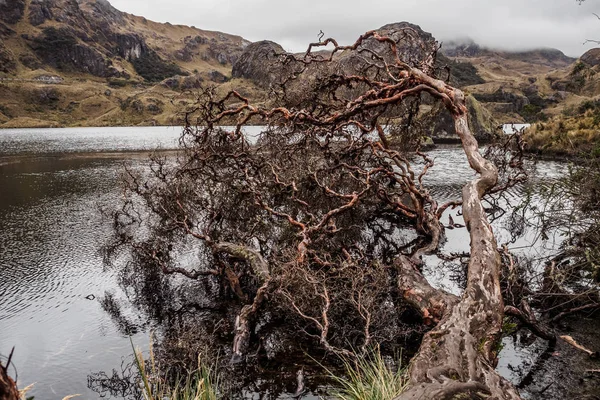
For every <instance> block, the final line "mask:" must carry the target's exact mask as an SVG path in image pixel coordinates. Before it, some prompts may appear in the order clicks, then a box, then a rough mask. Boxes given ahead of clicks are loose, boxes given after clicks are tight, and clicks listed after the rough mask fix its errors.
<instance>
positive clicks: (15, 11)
mask: <svg viewBox="0 0 600 400" xmlns="http://www.w3.org/2000/svg"><path fill="white" fill-rule="evenodd" d="M24 12H25V0H0V20H2V21H4V22H6V23H9V24H16V23H17V22H19V21H20V20H21V18H23V13H24Z"/></svg>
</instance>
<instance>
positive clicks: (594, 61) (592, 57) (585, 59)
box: [579, 48, 600, 67]
mask: <svg viewBox="0 0 600 400" xmlns="http://www.w3.org/2000/svg"><path fill="white" fill-rule="evenodd" d="M579 61H581V62H582V63H585V64H586V65H589V66H590V67H595V66H596V65H598V64H600V48H595V49H590V50H588V51H586V52H585V53H584V54H583V55H582V56H581V57H580V58H579Z"/></svg>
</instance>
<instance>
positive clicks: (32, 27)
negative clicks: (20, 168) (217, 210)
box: [0, 0, 252, 127]
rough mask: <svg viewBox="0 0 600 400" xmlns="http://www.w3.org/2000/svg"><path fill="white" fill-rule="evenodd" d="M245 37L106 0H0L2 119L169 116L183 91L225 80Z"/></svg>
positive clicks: (96, 120) (155, 119)
mask: <svg viewBox="0 0 600 400" xmlns="http://www.w3.org/2000/svg"><path fill="white" fill-rule="evenodd" d="M249 44H250V42H248V41H247V40H245V39H243V38H241V37H239V36H234V35H229V34H225V33H221V32H211V31H204V30H201V29H197V28H194V27H187V26H180V25H171V24H169V23H166V24H160V23H156V22H152V21H148V20H146V19H145V18H143V17H138V16H134V15H131V14H127V13H123V12H121V11H118V10H117V9H115V8H114V7H112V6H111V5H110V3H109V2H108V1H106V0H0V124H2V123H3V122H4V125H3V126H5V127H7V126H23V125H35V126H39V125H73V124H101V125H112V124H138V123H146V124H152V123H168V122H169V121H168V118H169V116H171V115H173V113H174V111H175V110H176V109H178V108H179V107H180V104H173V102H174V101H177V102H181V101H183V100H182V94H181V93H182V92H183V91H185V90H193V89H197V88H199V87H201V86H202V85H204V84H208V83H213V84H225V83H227V82H228V81H229V80H230V78H231V68H232V65H233V63H235V62H236V61H237V59H238V58H239V56H240V55H241V54H242V52H243V51H244V48H245V47H246V46H248V45H249ZM251 89H252V88H250V90H251ZM183 97H186V96H183ZM187 97H189V96H187ZM90 117H91V118H90Z"/></svg>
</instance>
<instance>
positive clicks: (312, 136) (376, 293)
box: [114, 27, 519, 399]
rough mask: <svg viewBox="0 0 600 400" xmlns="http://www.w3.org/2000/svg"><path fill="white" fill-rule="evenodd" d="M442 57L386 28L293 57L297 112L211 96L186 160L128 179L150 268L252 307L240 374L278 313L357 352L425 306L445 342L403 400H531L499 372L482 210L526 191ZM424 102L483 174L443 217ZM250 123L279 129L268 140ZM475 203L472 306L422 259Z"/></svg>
mask: <svg viewBox="0 0 600 400" xmlns="http://www.w3.org/2000/svg"><path fill="white" fill-rule="evenodd" d="M327 46H329V47H328V49H330V51H329V52H327V53H323V52H315V49H316V50H318V49H320V48H325V47H327ZM436 50H437V47H436V44H435V43H432V42H427V41H423V40H422V39H421V38H420V37H419V36H418V35H417V34H416V32H415V31H414V30H413V29H411V28H410V27H407V28H405V29H402V30H401V31H398V32H389V33H388V34H385V35H384V34H381V33H378V32H376V31H370V32H367V33H365V34H364V35H362V36H360V37H359V38H358V40H357V41H356V42H355V43H354V44H352V45H350V46H340V45H338V43H337V42H336V41H335V40H333V39H326V40H321V41H319V42H318V43H313V44H311V45H310V46H309V48H308V50H307V51H306V53H305V54H304V55H302V56H292V55H281V56H280V62H281V65H282V69H281V71H283V73H282V76H283V77H284V79H283V82H282V84H281V86H279V87H274V95H275V96H274V97H276V98H277V100H278V101H280V103H279V104H280V105H279V106H276V107H266V106H256V105H252V104H251V103H250V101H249V100H248V99H246V98H245V97H244V96H242V95H241V94H240V93H238V92H235V91H232V92H230V93H228V94H227V95H226V96H224V97H222V98H217V97H216V95H215V93H214V92H213V91H211V90H207V91H205V92H204V93H203V94H202V96H201V99H200V101H199V103H198V104H197V107H196V108H195V109H194V110H193V111H191V112H189V113H188V114H187V115H186V121H187V122H188V123H187V125H186V127H185V131H184V133H183V135H182V137H181V152H180V153H179V154H178V156H177V160H175V161H174V160H173V159H170V158H165V157H160V156H154V157H153V163H152V168H151V174H150V176H148V175H145V174H143V173H135V172H134V171H128V178H127V185H126V191H125V193H126V195H127V196H126V199H127V200H126V201H125V203H124V205H123V207H122V209H120V210H119V212H117V213H115V215H114V218H115V229H116V232H117V234H118V239H119V241H118V243H119V244H120V245H126V246H127V248H130V249H133V255H134V261H135V264H136V265H139V266H141V267H143V268H144V269H145V270H146V271H148V270H152V271H160V272H162V273H163V274H166V275H179V276H182V277H185V278H187V279H189V280H192V281H201V280H204V281H206V280H208V281H217V282H223V283H226V285H227V286H228V290H229V292H230V293H231V294H232V295H233V296H235V297H236V298H237V299H238V305H239V306H238V308H237V310H238V311H237V313H236V314H237V316H236V317H235V321H234V337H233V343H232V350H231V356H232V360H233V361H235V362H240V361H243V360H244V356H245V355H246V354H247V353H248V351H249V349H250V348H254V349H256V348H257V347H258V346H259V341H260V340H259V338H260V336H261V335H260V331H261V330H265V329H268V324H266V323H261V324H259V325H260V326H255V325H256V322H257V321H263V315H266V314H269V315H271V316H272V315H273V314H277V315H279V316H280V317H281V318H284V319H286V320H287V321H294V323H295V324H296V326H297V327H298V328H299V329H300V330H301V331H302V332H303V333H304V334H305V336H306V337H308V338H313V339H314V341H315V342H316V343H318V344H319V345H320V346H321V347H322V348H323V349H324V350H326V351H328V352H332V353H337V354H342V355H345V356H348V357H353V356H355V355H356V354H357V353H358V354H360V353H363V352H366V351H368V349H369V348H371V347H372V346H373V345H375V344H377V343H381V342H385V341H386V340H387V341H389V340H393V339H394V337H395V336H396V335H398V330H399V325H398V321H399V320H400V314H401V310H403V309H404V308H406V307H411V308H412V309H414V310H415V311H416V312H417V313H418V314H419V315H420V317H421V318H422V322H423V324H425V325H426V326H428V327H429V328H430V330H429V331H428V332H427V333H426V334H425V336H424V337H423V340H422V343H421V346H420V348H419V350H418V352H417V353H416V355H415V356H414V358H413V359H412V362H411V364H410V370H409V374H410V386H409V389H408V391H406V392H405V393H404V394H402V395H401V396H400V397H399V399H451V398H486V399H518V398H519V394H518V392H517V391H516V389H515V388H514V387H513V386H512V385H511V384H510V383H509V382H507V381H506V380H505V379H504V378H502V377H501V376H499V375H498V374H497V373H496V372H495V370H494V365H495V363H496V356H497V354H496V351H495V349H496V344H497V342H498V340H499V336H500V333H501V326H502V320H503V316H504V304H503V299H502V292H501V288H500V265H501V259H500V255H499V252H498V250H497V243H496V240H495V238H494V233H493V231H492V228H491V226H490V223H489V221H488V217H487V214H486V211H485V210H484V208H483V206H482V197H483V196H485V195H486V194H488V193H491V192H493V191H498V190H502V189H504V188H506V187H507V186H509V185H511V184H514V183H515V182H516V181H517V180H518V179H516V180H515V179H508V180H504V181H501V180H500V179H499V175H498V170H497V168H496V166H495V165H494V164H493V163H491V162H490V161H488V160H486V159H485V158H484V157H483V156H482V155H481V154H480V152H479V147H478V143H477V140H476V139H475V137H474V136H473V134H472V132H471V130H470V129H469V123H468V111H467V108H466V105H465V96H464V94H463V93H462V91H460V90H458V89H456V88H454V87H451V86H450V85H449V84H448V83H447V82H445V81H444V80H441V79H438V78H437V77H436V68H435V64H434V61H435V52H436ZM422 101H425V102H431V101H441V102H442V103H443V104H444V106H445V107H446V109H447V110H448V112H449V113H450V114H451V115H452V118H453V119H454V122H455V128H456V132H457V134H458V136H459V137H460V140H461V143H462V148H463V150H464V153H465V155H466V158H467V160H468V163H469V165H470V167H471V168H472V169H473V170H474V171H475V172H476V173H477V177H476V178H475V179H473V180H472V181H471V182H469V183H468V184H466V185H465V187H464V188H463V191H462V199H456V200H454V201H452V202H449V203H445V204H438V202H437V201H436V200H435V198H434V196H432V195H431V193H430V191H429V190H428V189H427V187H426V185H425V184H424V178H425V176H426V174H427V173H428V172H429V170H430V169H431V167H432V166H433V163H434V161H433V160H432V159H430V158H429V157H428V156H427V154H426V153H423V152H421V151H419V149H418V144H419V140H418V132H417V131H416V130H415V124H414V122H415V120H416V119H417V117H418V115H419V105H420V103H421V102H422ZM249 124H258V125H263V126H264V129H263V130H262V132H261V133H260V134H259V135H258V137H250V136H249V135H248V134H247V133H245V130H244V127H245V126H247V125H249ZM512 164H514V165H517V164H518V161H515V160H513V163H512ZM514 165H513V166H514ZM459 205H462V210H463V211H462V212H463V215H464V219H465V223H466V228H467V229H468V231H469V235H470V238H471V254H470V260H469V263H468V273H467V286H466V290H465V291H464V293H463V294H462V296H460V297H457V296H454V295H451V294H448V293H446V292H444V291H442V290H439V289H436V288H434V287H433V286H432V285H431V284H430V282H428V281H427V280H426V279H425V277H424V276H423V274H422V273H421V267H422V258H421V257H422V256H423V255H425V254H430V253H434V252H436V251H437V250H438V247H439V246H440V242H441V241H442V240H443V236H444V227H443V226H442V224H441V223H440V217H441V216H442V213H443V212H444V210H446V209H447V208H448V207H456V206H459ZM190 253H192V254H193V256H190ZM197 264H199V265H197ZM265 318H266V317H265ZM270 318H272V317H270Z"/></svg>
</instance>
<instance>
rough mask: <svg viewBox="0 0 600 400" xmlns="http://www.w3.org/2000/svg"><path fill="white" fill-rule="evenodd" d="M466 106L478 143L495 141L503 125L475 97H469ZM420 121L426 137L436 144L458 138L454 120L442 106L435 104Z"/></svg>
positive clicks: (471, 127) (470, 124)
mask: <svg viewBox="0 0 600 400" xmlns="http://www.w3.org/2000/svg"><path fill="white" fill-rule="evenodd" d="M466 105H467V109H468V110H469V128H470V129H471V132H473V135H475V137H476V138H477V140H478V141H480V142H485V141H490V140H494V139H495V138H498V137H499V136H500V135H501V129H500V126H501V125H500V124H499V123H498V122H497V121H496V120H495V119H494V117H493V116H492V114H491V113H490V112H489V111H488V110H487V109H486V108H485V107H483V106H482V105H481V103H480V102H478V101H477V100H476V99H475V98H474V97H473V96H467V98H466ZM420 121H421V123H422V124H423V126H424V127H425V133H426V135H427V136H429V137H431V138H433V141H434V142H439V143H443V142H446V141H453V140H454V141H455V140H457V138H458V136H457V135H456V128H455V126H454V120H453V119H452V116H451V115H450V113H449V112H448V111H447V110H446V109H445V108H444V106H443V105H442V104H439V103H437V104H435V105H434V106H433V108H432V109H431V111H430V112H429V113H427V114H425V115H423V116H421V117H420Z"/></svg>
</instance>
